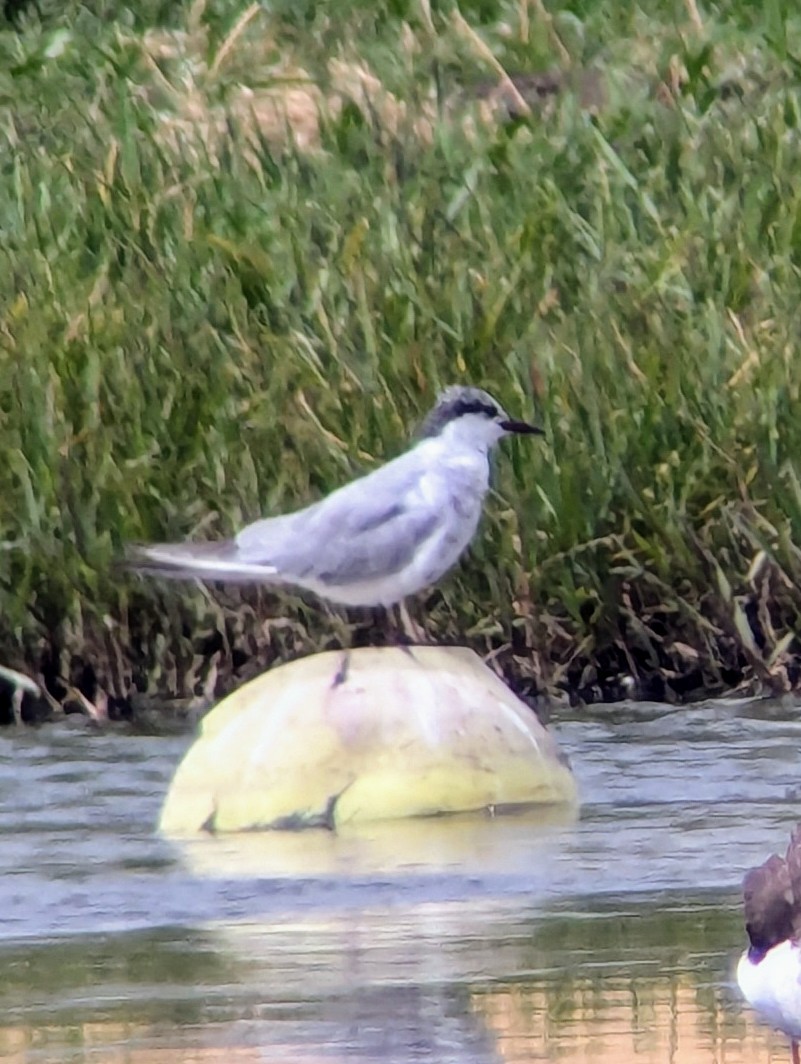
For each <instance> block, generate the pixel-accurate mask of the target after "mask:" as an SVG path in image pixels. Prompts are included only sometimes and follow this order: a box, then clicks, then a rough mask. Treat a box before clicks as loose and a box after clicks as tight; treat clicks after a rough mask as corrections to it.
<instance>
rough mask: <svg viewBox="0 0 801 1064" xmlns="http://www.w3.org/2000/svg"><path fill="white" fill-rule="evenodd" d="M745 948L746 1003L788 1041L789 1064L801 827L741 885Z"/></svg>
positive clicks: (796, 995)
mask: <svg viewBox="0 0 801 1064" xmlns="http://www.w3.org/2000/svg"><path fill="white" fill-rule="evenodd" d="M743 899H744V908H745V929H746V931H747V932H748V939H749V942H750V945H749V947H748V949H747V950H746V951H745V953H744V954H743V955H742V957H741V958H740V961H739V964H738V965H737V982H738V984H739V986H740V989H741V990H742V992H743V995H744V997H745V999H746V1001H747V1002H748V1003H749V1005H751V1007H752V1008H753V1009H755V1010H756V1011H757V1012H758V1013H759V1015H760V1016H762V1017H763V1019H765V1020H766V1021H767V1022H768V1023H769V1024H771V1026H773V1027H776V1028H778V1030H780V1031H783V1032H784V1033H785V1034H786V1035H788V1037H789V1038H790V1045H791V1049H792V1061H793V1064H800V1062H801V1057H800V1056H799V1041H801V823H799V824H798V825H797V826H796V828H795V830H794V831H793V833H792V835H791V836H790V845H789V846H788V848H787V854H786V855H785V856H784V857H779V856H778V855H777V854H773V855H772V856H771V857H769V858H768V859H767V861H765V863H764V864H762V865H760V866H759V867H758V868H752V869H751V871H750V872H748V873H747V874H746V876H745V879H744V880H743Z"/></svg>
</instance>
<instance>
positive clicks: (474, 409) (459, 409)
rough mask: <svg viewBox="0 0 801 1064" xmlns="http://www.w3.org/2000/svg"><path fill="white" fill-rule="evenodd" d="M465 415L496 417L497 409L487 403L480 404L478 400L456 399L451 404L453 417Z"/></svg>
mask: <svg viewBox="0 0 801 1064" xmlns="http://www.w3.org/2000/svg"><path fill="white" fill-rule="evenodd" d="M465 414H486V416H487V417H491V418H492V417H497V416H498V409H497V407H494V406H490V404H489V403H482V402H481V400H480V399H457V401H456V402H455V403H454V404H453V416H454V418H457V417H464V415H465Z"/></svg>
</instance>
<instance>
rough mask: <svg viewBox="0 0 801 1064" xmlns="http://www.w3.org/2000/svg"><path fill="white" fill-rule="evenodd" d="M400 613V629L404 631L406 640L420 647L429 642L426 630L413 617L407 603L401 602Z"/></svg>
mask: <svg viewBox="0 0 801 1064" xmlns="http://www.w3.org/2000/svg"><path fill="white" fill-rule="evenodd" d="M397 611H398V627H399V628H400V629H401V630H402V631H403V634H404V635H405V636H406V639H407V640H408V641H409V642H410V643H412V644H416V645H417V646H420V645H421V644H424V643H426V642H427V640H426V633H425V629H424V628H423V626H422V625H420V624H418V623H417V622H416V621H415V620H414V619H413V618H412V615H411V614H410V613H409V611H408V610H407V608H406V603H405V602H399V603H398V605H397Z"/></svg>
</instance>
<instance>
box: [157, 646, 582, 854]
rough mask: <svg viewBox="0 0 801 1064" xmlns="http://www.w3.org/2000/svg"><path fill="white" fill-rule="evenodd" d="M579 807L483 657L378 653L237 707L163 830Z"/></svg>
mask: <svg viewBox="0 0 801 1064" xmlns="http://www.w3.org/2000/svg"><path fill="white" fill-rule="evenodd" d="M577 800H578V799H577V790H576V784H575V780H574V778H573V775H572V773H571V771H570V769H569V767H568V765H567V762H566V760H565V758H564V757H563V755H562V754H561V753H560V751H559V749H558V747H557V745H556V743H555V741H554V739H553V738H552V736H551V735H550V734H549V733H548V731H547V730H546V729H545V727H544V726H543V725H542V724H541V723H540V722H539V720H538V719H537V717H536V716H535V714H534V713H533V712H532V711H531V710H530V709H529V708H528V706H526V705H525V704H524V703H523V702H521V701H520V699H519V698H517V696H516V695H514V694H513V693H512V692H511V691H510V690H509V688H508V687H507V686H506V685H505V684H504V683H503V681H502V680H500V679H499V678H498V677H497V676H496V675H495V673H493V672H492V671H491V670H490V669H489V668H487V666H486V665H485V664H484V663H483V662H482V661H481V660H480V658H479V657H478V656H477V655H476V654H474V653H473V652H472V651H471V650H468V649H466V648H462V647H434V646H426V647H413V648H409V649H404V648H397V647H365V648H361V649H358V650H352V651H349V652H343V651H329V652H326V653H323V654H315V655H312V656H311V657H306V658H301V659H299V660H298V661H293V662H290V663H289V664H287V665H281V666H279V667H278V668H276V669H271V670H270V671H268V672H266V673H264V674H263V675H261V676H259V677H257V678H256V679H255V680H252V681H251V682H250V683H248V684H246V685H245V686H244V687H242V688H240V689H239V690H238V691H235V692H234V693H233V694H231V695H229V696H228V697H227V698H225V699H224V700H223V701H222V702H221V703H220V704H219V705H218V706H217V707H216V708H215V709H214V710H212V712H211V713H209V714H208V716H207V717H206V718H205V719H204V721H203V723H202V725H201V733H200V735H199V737H198V739H197V740H196V741H195V743H194V744H193V746H192V747H191V748H190V750H189V751H188V753H187V755H186V757H185V758H184V760H183V761H182V763H181V764H180V766H179V767H178V769H177V771H176V773H175V776H174V778H173V781H172V785H171V787H170V790H169V793H168V795H167V799H166V802H165V804H164V808H163V810H162V814H161V822H160V827H161V830H162V831H164V832H166V833H168V834H175V835H188V834H193V833H196V832H199V831H212V832H225V831H248V830H254V829H270V828H273V829H276V828H288V829H298V828H304V827H328V828H332V829H333V828H337V827H339V826H341V825H343V824H356V823H363V822H367V821H373V820H389V819H394V818H399V817H419V816H434V815H437V814H444V813H456V812H466V811H475V810H487V811H490V812H496V811H502V810H503V809H505V808H510V807H514V808H519V807H524V806H530V805H535V804H543V805H560V804H567V805H575V804H576V802H577Z"/></svg>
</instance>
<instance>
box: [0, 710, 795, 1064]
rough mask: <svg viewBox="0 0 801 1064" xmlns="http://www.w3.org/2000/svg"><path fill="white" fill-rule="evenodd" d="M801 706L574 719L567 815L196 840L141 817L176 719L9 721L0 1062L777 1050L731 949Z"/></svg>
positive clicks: (780, 802) (785, 787)
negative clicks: (98, 723)
mask: <svg viewBox="0 0 801 1064" xmlns="http://www.w3.org/2000/svg"><path fill="white" fill-rule="evenodd" d="M797 715H798V711H797V707H796V706H794V705H786V706H781V705H777V704H776V703H756V704H751V705H746V704H741V703H734V702H732V703H724V702H720V703H715V704H710V705H707V706H701V707H692V708H689V709H682V710H675V709H670V708H668V707H657V706H648V705H636V704H633V705H629V706H626V707H623V708H620V707H610V708H607V709H604V708H603V707H601V708H597V707H596V708H595V709H594V710H592V713H591V714H590V712H589V711H587V712H585V713H583V714H582V715H581V716H579V717H576V718H574V719H565V720H562V721H561V722H558V723H557V724H556V726H555V730H556V733H557V736H558V738H559V741H560V743H561V745H562V747H563V749H564V750H565V751H566V752H567V753H568V754H569V756H570V758H571V761H572V764H573V768H574V770H575V772H576V775H577V777H578V779H579V783H580V787H581V792H582V800H583V804H582V809H581V813H580V816H579V818H578V819H570V818H566V817H565V815H564V814H553V813H551V814H549V815H547V816H545V815H537V816H535V815H532V814H526V815H524V816H511V817H501V818H498V819H495V820H488V819H476V818H455V819H452V820H433V821H424V822H406V823H402V824H395V825H377V826H374V827H372V828H370V829H364V830H362V831H351V832H350V833H346V834H343V835H341V836H333V835H330V834H328V833H326V832H307V833H303V834H298V835H292V834H281V833H275V834H268V835H248V836H245V837H242V838H238V839H235V838H228V839H224V838H222V839H216V838H209V839H205V840H200V841H198V842H195V843H193V844H192V845H190V846H186V847H182V848H178V847H177V846H175V845H174V844H172V843H169V842H167V841H165V840H162V839H160V838H158V837H157V836H156V835H155V833H154V830H153V826H154V824H155V821H156V819H157V816H158V811H159V808H160V805H161V802H162V799H163V796H164V793H165V791H166V788H167V786H168V783H169V779H170V777H171V774H172V771H173V769H174V767H175V765H176V764H177V762H178V760H179V759H180V757H181V755H182V753H183V751H184V750H185V749H186V747H187V745H188V743H189V741H190V740H189V738H188V737H187V738H182V739H176V738H163V737H136V736H131V735H103V736H99V735H96V734H93V733H91V732H87V731H85V730H84V729H83V728H82V727H81V726H66V725H64V726H59V727H51V728H45V729H42V730H40V731H37V732H32V731H27V732H21V733H14V732H6V733H4V734H2V735H0V812H2V817H1V818H0V867H2V869H3V875H2V877H0V971H2V973H3V974H2V980H0V1005H1V1006H2V1019H1V1020H0V1057H2V1058H3V1059H9V1060H12V1061H17V1062H20V1064H22V1062H25V1064H32V1062H34V1061H36V1062H40V1061H59V1062H66V1061H90V1060H91V1061H106V1060H110V1061H111V1060H113V1061H117V1060H119V1061H126V1062H129V1061H137V1062H138V1061H168V1060H169V1061H188V1060H189V1061H200V1060H202V1061H212V1060H213V1061H240V1060H241V1061H244V1060H247V1061H250V1060H253V1061H257V1060H258V1061H284V1060H286V1061H293V1062H300V1064H305V1062H307V1061H312V1060H313V1061H322V1060H324V1061H364V1062H367V1061H389V1062H394V1061H397V1062H399V1064H400V1062H412V1061H415V1062H416V1061H424V1060H425V1061H428V1060H432V1061H438V1062H443V1064H444V1062H454V1064H467V1062H473V1061H476V1062H482V1064H483V1062H496V1061H502V1060H503V1061H511V1062H518V1061H520V1062H521V1064H522V1062H523V1061H531V1060H560V1061H569V1062H579V1061H585V1060H589V1059H590V1058H592V1060H593V1061H594V1062H599V1061H600V1062H602V1061H607V1060H608V1061H610V1062H612V1061H618V1062H619V1061H627V1060H638V1061H640V1060H642V1061H666V1060H671V1061H676V1062H688V1064H689V1062H691V1061H701V1060H704V1061H721V1062H723V1061H726V1062H728V1064H737V1062H739V1061H743V1062H744V1061H746V1060H749V1061H750V1060H764V1061H768V1060H769V1059H775V1060H780V1059H782V1060H783V1059H786V1047H785V1046H784V1044H783V1041H782V1039H781V1036H774V1035H773V1034H772V1033H771V1032H770V1031H768V1030H767V1029H765V1028H763V1027H760V1026H758V1025H757V1024H756V1023H755V1022H754V1020H753V1018H752V1017H751V1016H750V1014H749V1013H748V1011H747V1010H746V1009H745V1008H744V1007H743V1006H742V1005H741V1002H740V999H739V995H738V993H737V991H736V988H734V987H733V985H732V968H733V964H734V963H735V961H736V958H737V955H738V953H739V951H740V949H741V948H742V944H743V930H742V921H741V916H740V911H739V884H740V880H741V877H742V873H743V871H744V870H745V869H746V868H747V867H749V866H750V865H752V864H755V863H758V862H760V861H762V860H764V858H765V857H766V856H767V854H768V853H769V852H770V851H771V850H773V849H777V848H781V847H782V846H783V845H784V844H785V841H786V838H787V835H788V833H789V829H790V827H791V825H792V824H793V823H794V821H795V820H796V819H797V818H798V817H799V816H801V802H799V793H800V792H799V786H800V785H799V781H798V760H799V759H798V748H799V738H800V737H801V724H800V723H798V721H797ZM771 1053H772V1054H773V1057H771V1055H770V1054H771Z"/></svg>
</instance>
